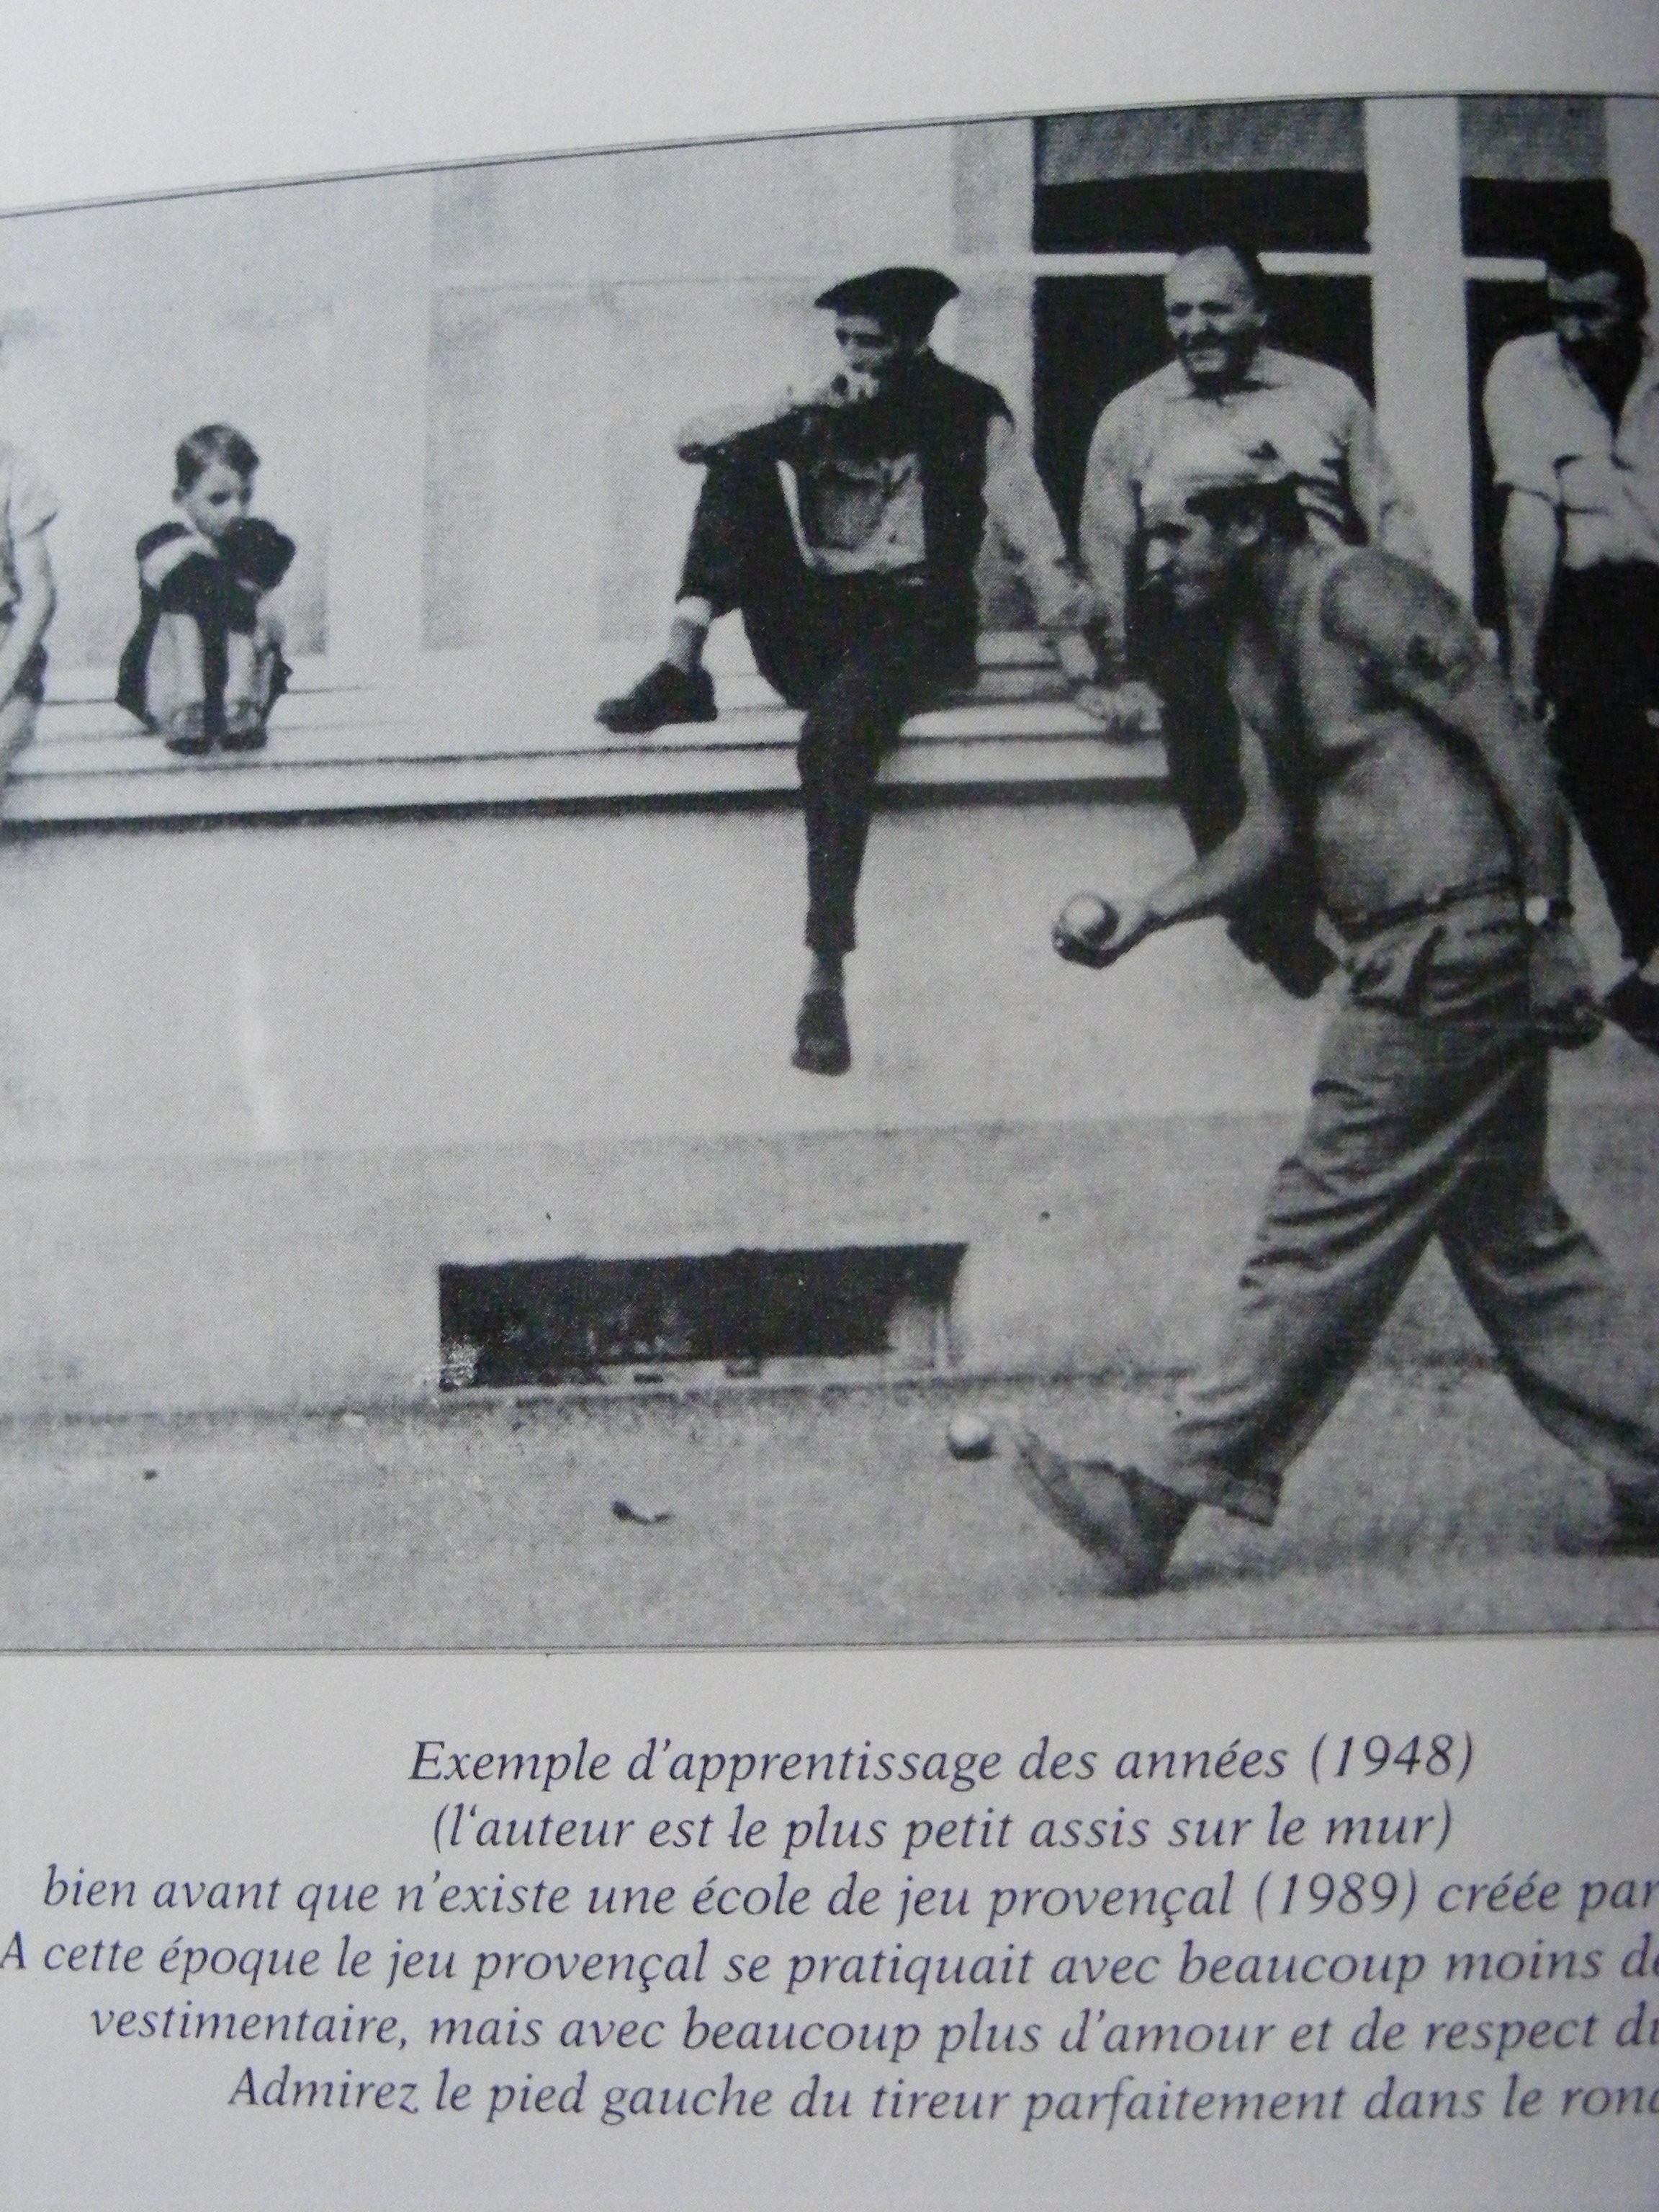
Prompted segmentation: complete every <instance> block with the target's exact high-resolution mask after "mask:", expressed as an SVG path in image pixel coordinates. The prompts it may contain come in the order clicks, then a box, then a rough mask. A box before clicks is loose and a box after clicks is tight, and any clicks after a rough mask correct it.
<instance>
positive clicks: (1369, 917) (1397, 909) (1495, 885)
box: [1331, 869, 1521, 944]
mask: <svg viewBox="0 0 1659 2212" xmlns="http://www.w3.org/2000/svg"><path fill="white" fill-rule="evenodd" d="M1520 889H1521V886H1520V884H1518V883H1516V879H1515V877H1514V875H1513V874H1512V872H1510V870H1508V869H1505V870H1504V872H1502V873H1501V874H1493V875H1490V876H1477V877H1476V878H1475V879H1474V882H1473V883H1472V884H1449V885H1448V886H1447V887H1446V888H1445V889H1444V890H1433V891H1424V892H1422V893H1421V894H1420V895H1419V896H1418V897H1416V898H1413V899H1407V900H1405V901H1404V902H1402V903H1401V905H1399V906H1382V907H1375V908H1372V910H1371V912H1370V914H1357V915H1340V914H1339V915H1332V917H1331V919H1332V920H1333V921H1334V922H1335V924H1336V926H1337V927H1338V928H1339V929H1340V931H1341V933H1342V934H1343V935H1344V937H1346V939H1348V940H1349V942H1350V943H1351V944H1352V943H1355V942H1357V941H1358V939H1362V938H1366V937H1376V935H1378V933H1380V932H1381V931H1383V930H1385V929H1395V928H1397V927H1399V926H1400V925H1401V923H1402V922H1407V921H1426V920H1427V919H1428V917H1429V916H1430V915H1436V914H1444V913H1445V911H1446V910H1447V908H1449V907H1455V906H1467V905H1468V904H1469V903H1470V902H1471V901H1473V900H1474V899H1480V898H1489V897H1490V896H1492V893H1493V892H1494V891H1514V892H1515V893H1516V895H1517V896H1518V895H1519V892H1520Z"/></svg>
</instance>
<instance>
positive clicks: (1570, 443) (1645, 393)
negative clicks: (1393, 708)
mask: <svg viewBox="0 0 1659 2212" xmlns="http://www.w3.org/2000/svg"><path fill="white" fill-rule="evenodd" d="M1548 281H1549V302H1550V322H1551V325H1552V327H1551V328H1550V329H1549V330H1547V331H1541V333H1539V335H1538V336H1536V337H1523V338H1513V339H1511V340H1510V343H1509V344H1508V345H1506V346H1504V348H1503V349H1501V351H1500V352H1499V353H1498V357H1497V359H1496V360H1495V361H1494V362H1492V371H1491V374H1489V375H1488V377H1487V379H1486V430H1487V435H1488V436H1489V437H1490V438H1491V440H1492V455H1493V459H1495V460H1496V462H1497V465H1498V483H1499V485H1500V486H1501V487H1502V489H1504V491H1505V492H1507V493H1508V495H1509V498H1508V504H1507V506H1506V507H1505V508H1504V538H1503V551H1504V596H1505V599H1507V601H1508V610H1509V663H1510V681H1511V683H1512V684H1513V686H1514V690H1515V696H1516V704H1517V705H1518V706H1519V707H1520V708H1521V709H1522V713H1523V714H1529V715H1533V716H1536V717H1540V718H1546V717H1547V718H1548V719H1549V724H1550V743H1551V745H1552V747H1553V750H1554V753H1555V757H1556V759H1557V761H1558V763H1559V766H1560V770H1561V783H1562V788H1563V790H1564V791H1565V794H1566V797H1567V800H1568V803H1569V804H1570V805H1571V808H1572V811H1573V812H1574V813H1575V814H1576V815H1577V817H1578V826H1579V828H1580V829H1582V830H1583V833H1584V842H1585V843H1586V844H1587V845H1588V846H1589V850H1590V857H1591V858H1592V859H1593V860H1594V861H1595V866H1596V871H1597V872H1598V873H1599V875H1600V876H1601V882H1602V884H1603V885H1604V887H1605V889H1606V890H1607V903H1608V905H1609V906H1610V907H1611V908H1613V920H1614V921H1616V922H1617V923H1618V925H1619V932H1620V937H1621V938H1622V939H1623V941H1624V950H1625V957H1626V959H1627V960H1628V961H1629V962H1630V963H1631V968H1630V971H1629V973H1628V974H1627V975H1625V976H1624V977H1623V979H1622V980H1621V981H1620V982H1619V983H1617V984H1615V985H1614V987H1613V990H1612V992H1611V993H1610V994H1608V997H1607V1002H1606V1003H1607V1012H1608V1013H1609V1014H1610V1015H1611V1016H1612V1017H1613V1020H1614V1021H1616V1022H1618V1023H1619V1024H1620V1026H1621V1027H1622V1028H1624V1029H1626V1030H1629V1032H1630V1034H1631V1035H1632V1036H1633V1037H1635V1038H1637V1039H1638V1042H1641V1043H1643V1044H1644V1045H1646V1046H1647V1047H1648V1048H1649V1049H1650V1051H1654V1052H1659V356H1656V351H1655V348H1654V345H1653V343H1652V341H1651V340H1650V338H1649V337H1647V335H1646V333H1645V332H1644V329H1643V317H1644V314H1645V313H1646V310H1647V300H1648V292H1647V271H1646V270H1645V269H1644V267H1643V264H1642V256H1641V254H1640V252H1638V249H1637V247H1636V246H1634V245H1633V244H1632V241H1631V240H1629V239H1628V238H1626V237H1625V236H1624V235H1623V234H1621V233H1620V232H1618V231H1610V232H1608V233H1607V234H1606V235H1605V236H1603V237H1602V238H1600V239H1598V240H1592V241H1590V242H1589V243H1588V244H1581V245H1580V246H1578V247H1577V250H1576V251H1572V252H1566V251H1563V252H1558V253H1555V254H1553V256H1552V258H1551V261H1550V266H1549V272H1548Z"/></svg>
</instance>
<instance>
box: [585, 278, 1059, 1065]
mask: <svg viewBox="0 0 1659 2212" xmlns="http://www.w3.org/2000/svg"><path fill="white" fill-rule="evenodd" d="M956 293H957V288H956V286H955V285H954V284H953V283H951V280H950V278H949V277H948V276H942V275H940V273H939V270H935V269H913V268H889V269H878V270H872V272H871V273H870V274H868V275H866V276H854V277H850V278H848V281H847V282H846V283H841V284H836V285H834V286H832V287H831V288H830V289H829V291H827V292H825V293H824V294H823V295H822V296H821V297H820V298H819V299H818V300H817V302H816V303H815V304H816V305H817V307H821V308H823V309H824V310H825V311H826V312H827V313H830V314H833V315H834V317H835V319H836V344H837V345H838V347H839V348H840V350H841V357H842V368H841V369H840V371H839V373H838V374H836V376H834V377H832V378H831V379H830V380H829V383H828V384H827V385H825V386H823V388H822V389H821V390H819V391H817V392H812V393H811V394H809V395H807V396H806V397H805V398H798V397H796V396H795V395H793V394H787V395H786V396H785V398H783V399H782V400H781V402H779V403H778V404H776V405H775V406H774V407H772V408H770V409H763V410H758V411H757V410H750V411H749V412H748V413H747V414H742V413H740V414H738V416H735V417H733V416H726V417H723V418H710V419H708V420H707V421H702V422H696V423H693V424H691V425H690V426H689V427H688V428H686V429H685V430H684V431H683V432H682V433H681V435H680V437H679V439H678V452H679V453H680V456H681V458H682V459H684V460H688V461H701V462H703V463H706V465H707V467H708V475H707V476H706V477H705V478H704V481H703V486H702V493H701V495H700V496H699V498H698V501H697V508H696V516H695V518H694V520H693V521H692V525H691V537H690V544H689V546H688V548H687V551H686V556H685V563H684V569H683V571H682V574H681V578H680V588H679V595H678V599H677V600H676V603H675V607H674V616H673V621H672V624H671V628H670V630H669V636H668V650H667V654H666V656H665V659H663V660H661V661H660V662H659V664H658V665H657V666H656V667H654V668H653V669H652V670H651V671H650V672H649V673H648V674H647V675H646V676H645V677H643V678H641V681H640V682H639V683H638V684H635V687H634V689H633V690H631V691H629V692H627V693H626V694H624V695H623V696H622V697H620V698H617V699H607V700H605V701H604V702H603V703H602V704H601V705H600V707H599V720H600V721H601V722H603V723H604V724H605V727H606V728H607V729H611V730H615V731H618V732H640V731H647V730H654V729H657V728H659V726H661V725H662V724H664V723H665V722H709V721H713V720H714V714H715V708H714V684H713V683H712V682H711V681H710V678H709V676H708V671H707V670H706V669H705V668H704V667H703V665H702V652H703V644H704V641H705V640H706V638H707V637H708V630H709V626H710V624H711V623H714V622H715V621H716V620H718V618H719V617H720V616H721V615H723V614H726V613H729V612H732V611H738V612H740V613H741V615H742V617H743V623H744V629H745V630H746V631H747V632H748V635H749V642H750V646H751V647H752V648H753V651H754V655H755V661H756V665H757V667H758V668H759V670H760V671H761V674H762V675H763V677H765V678H766V680H767V682H768V683H769V684H771V685H772V686H773V688H774V689H775V690H777V691H779V692H781V695H782V696H783V697H784V698H785V699H786V700H787V701H788V702H789V704H790V705H791V706H792V707H804V708H805V710H806V714H805V720H804V721H803V723H802V725H801V732H800V742H799V750H798V755H797V757H798V761H799V769H800V781H801V796H802V800H803V803H804V806H805V816H806V883H807V907H806V944H807V948H808V951H809V952H810V954H811V967H810V969H809V971H808V975H807V980H806V989H805V995H804V996H803V998H802V1000H801V1004H800V1012H799V1015H798V1017H797V1019H796V1024H795V1050H794V1055H793V1058H794V1064H795V1066H797V1067H799V1068H802V1069H805V1071H806V1072H807V1073H810V1074H814V1075H839V1074H841V1073H843V1072H844V1070H845V1069H846V1068H847V1067H848V1066H849V1065H850V1064H851V1060H852V1047H851V1042H850V1040H849V1038H848V1029H847V1012H846V1004H845V1000H844V997H843V994H842V963H843V961H844V960H845V957H846V956H847V954H848V953H849V952H850V951H852V950H853V945H854V919H853V910H854V898H855V896H856V893H857V890H858V883H859V875H860V870H861V868H862V866H863V864H864V848H865V841H866V837H867V836H868V834H869V827H870V813H871V805H872V794H873V787H874V783H875V777H876V770H877V769H878V766H879V765H880V763H881V759H882V757H883V755H884V753H886V752H887V751H888V750H890V748H891V746H892V744H893V743H894V741H895V740H896V738H897V736H898V733H899V730H900V727H901V726H902V723H903V722H904V721H905V720H906V718H907V717H908V716H909V715H911V714H915V712H916V711H917V710H918V708H921V707H922V706H924V705H925V704H926V703H927V702H929V701H930V700H932V699H935V698H937V697H938V696H939V694H940V693H941V692H944V691H947V690H952V689H955V688H957V687H960V686H963V685H967V684H972V682H973V681H974V676H975V659H974V643H975V635H976V632H977V629H978V621H979V612H978V602H977V598H976V595H975V586H974V563H975V560H976V559H977V557H978V555H979V551H980V547H981V542H982V540H983V538H984V534H985V530H986V526H987V520H988V521H989V522H990V523H991V525H992V526H994V528H995V530H996V531H997V533H998V535H999V536H1000V538H1001V539H1002V540H1003V543H1004V544H1005V546H1006V550H1007V551H1008V553H1009V555H1010V556H1011V557H1012V559H1013V561H1014V562H1016V564H1017V566H1018V568H1020V570H1021V571H1022V572H1023V574H1024V578H1025V580H1026V582H1027V584H1028V586H1029V588H1030V595H1031V599H1032V601H1033V603H1034V605H1035V607H1036V612H1037V616H1038V618H1039V620H1040V621H1041V622H1042V623H1043V624H1044V626H1045V627H1046V628H1048V629H1050V630H1052V631H1054V632H1055V633H1057V634H1058V635H1057V646H1058V650H1059V653H1060V661H1061V665H1062V666H1063V667H1064V668H1065V669H1066V673H1067V674H1068V675H1069V676H1071V677H1072V678H1073V679H1074V680H1077V681H1079V682H1080V681H1084V680H1086V679H1087V678H1091V677H1092V676H1093V674H1094V671H1095V660H1094V654H1093V653H1092V651H1091V648H1090V647H1089V646H1088V644H1087V643H1086V642H1085V640H1084V638H1083V637H1082V636H1081V635H1079V632H1080V630H1081V629H1082V627H1083V625H1084V623H1085V621H1086V620H1087V617H1088V611H1089V602H1088V595H1087V592H1085V589H1084V587H1083V586H1082V584H1081V582H1080V580H1079V579H1077V578H1076V577H1075V576H1074V575H1073V574H1072V573H1071V571H1070V569H1069V568H1068V567H1067V564H1066V547H1065V542H1064V540H1063V538H1061V536H1060V526H1059V525H1058V524H1057V523H1056V522H1055V520H1054V513H1053V511H1052V509H1051V508H1050V507H1049V505H1048V495H1047V494H1046V493H1045V492H1044V491H1043V489H1042V482H1041V480H1040V479H1039V477H1038V476H1037V473H1036V469H1035V467H1034V466H1033V465H1032V463H1031V460H1030V456H1029V455H1028V454H1027V453H1025V451H1024V447H1022V446H1021V444H1020V442H1019V439H1018V435H1017V434H1016V432H1015V429H1014V424H1013V419H1012V416H1011V415H1010V414H1009V411H1008V407H1007V404H1006V401H1005V400H1004V399H1003V398H1002V395H1001V393H1000V392H997V391H996V390H995V389H994V387H993V386H991V385H988V384H982V383H981V382H980V381H979V380H978V379H977V378H975V377H971V376H966V375H964V374H963V373H962V371H961V370H959V369H956V368H949V367H947V366H946V364H945V362H942V361H940V360H939V358H938V357H937V356H935V355H934V354H933V352H932V350H931V349H930V348H929V346H928V343H927V341H928V337H929V336H930V334H931V332H932V331H933V323H934V320H935V319H936V318H937V316H938V314H939V310H940V308H941V307H944V305H945V302H946V301H947V300H951V299H954V298H955V297H956Z"/></svg>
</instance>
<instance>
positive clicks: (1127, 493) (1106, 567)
mask: <svg viewBox="0 0 1659 2212" xmlns="http://www.w3.org/2000/svg"><path fill="white" fill-rule="evenodd" d="M1132 430H1133V418H1132V417H1131V416H1130V414H1129V411H1128V410H1127V409H1126V408H1125V407H1124V406H1123V404H1122V403H1121V400H1114V401H1113V403H1112V404H1111V405H1110V406H1109V407H1108V408H1107V410H1106V411H1105V413H1104V414H1103V416H1101V418H1100V420H1099V422H1097V424H1096V425H1095V434H1094V435H1093V437H1092V438H1091V440H1090V441H1089V459H1088V463H1087V465H1086V467H1085V471H1084V477H1083V505H1082V508H1081V511H1080V513H1079V517H1078V550H1079V555H1080V556H1081V557H1082V562H1083V566H1084V568H1085V572H1086V574H1087V575H1088V578H1089V581H1090V583H1091V586H1093V589H1094V595H1095V599H1096V602H1097V607H1098V611H1099V613H1100V615H1101V616H1102V617H1103V619H1104V621H1105V622H1106V623H1107V624H1108V626H1109V629H1111V632H1112V635H1114V637H1115V639H1116V640H1117V641H1118V642H1119V643H1120V644H1121V642H1122V640H1123V635H1124V631H1125V627H1126V623H1127V601H1128V576H1129V556H1130V553H1131V551H1132V550H1133V546H1134V543H1135V539H1136V537H1137V536H1138V534H1139V529H1140V509H1139V502H1138V501H1137V499H1136V495H1135V478H1136V475H1137V461H1136V458H1135V455H1134V453H1133V450H1132V447H1133V438H1132V435H1131V432H1132Z"/></svg>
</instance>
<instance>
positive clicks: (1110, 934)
mask: <svg viewBox="0 0 1659 2212" xmlns="http://www.w3.org/2000/svg"><path fill="white" fill-rule="evenodd" d="M1146 927H1147V924H1146V914H1145V910H1144V908H1133V910H1132V911H1131V912H1129V913H1128V914H1127V915H1126V914H1120V913H1119V912H1118V910H1117V908H1115V906H1114V905H1113V904H1112V903H1111V902H1110V900H1109V899H1103V898H1102V897H1100V896H1098V894H1097V893H1096V892H1094V891H1079V892H1078V893H1077V894H1076V895H1075V896H1073V897H1072V898H1068V899H1067V900H1066V903H1065V905H1064V906H1063V907H1062V908H1060V918H1059V920H1058V921H1056V922H1055V924H1054V930H1053V933H1052V934H1053V941H1054V950H1055V951H1056V952H1058V953H1059V955H1060V958H1061V959H1062V960H1071V961H1073V962H1075V963H1076V964H1077V965H1078V966H1079V968H1109V967H1110V966H1111V964H1112V963H1113V961H1114V960H1116V959H1119V958H1121V956H1122V955H1123V954H1124V953H1126V952H1127V951H1128V950H1129V947H1130V946H1131V945H1137V944H1139V941H1140V939H1142V938H1143V937H1144V936H1145V935H1146Z"/></svg>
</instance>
